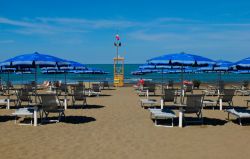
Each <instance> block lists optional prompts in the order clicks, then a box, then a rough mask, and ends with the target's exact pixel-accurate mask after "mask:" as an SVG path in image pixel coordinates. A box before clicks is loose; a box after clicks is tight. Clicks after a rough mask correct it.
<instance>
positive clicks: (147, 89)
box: [137, 83, 156, 96]
mask: <svg viewBox="0 0 250 159" xmlns="http://www.w3.org/2000/svg"><path fill="white" fill-rule="evenodd" d="M155 91H156V85H155V83H147V84H146V86H143V87H141V88H140V89H139V90H137V94H138V95H139V96H141V95H145V96H147V95H149V94H152V93H153V94H154V95H155Z"/></svg>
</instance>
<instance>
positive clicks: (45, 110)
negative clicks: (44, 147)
mask: <svg viewBox="0 0 250 159" xmlns="http://www.w3.org/2000/svg"><path fill="white" fill-rule="evenodd" d="M41 104H42V122H44V119H43V116H44V115H45V118H46V119H47V118H48V115H49V114H50V113H56V114H58V119H57V120H47V121H49V122H51V121H52V122H54V121H55V122H60V120H61V117H65V113H64V109H63V107H62V104H61V102H60V100H59V98H58V96H57V95H56V94H46V95H42V96H41Z"/></svg>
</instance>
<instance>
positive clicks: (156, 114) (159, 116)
mask: <svg viewBox="0 0 250 159" xmlns="http://www.w3.org/2000/svg"><path fill="white" fill-rule="evenodd" d="M149 111H150V114H151V119H152V120H154V122H155V126H163V127H173V126H174V122H173V120H174V118H175V117H176V115H175V113H174V112H173V111H172V110H170V109H149ZM166 119H171V120H172V124H171V125H159V124H158V123H157V121H158V120H166Z"/></svg>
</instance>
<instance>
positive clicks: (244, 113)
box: [225, 109, 250, 125]
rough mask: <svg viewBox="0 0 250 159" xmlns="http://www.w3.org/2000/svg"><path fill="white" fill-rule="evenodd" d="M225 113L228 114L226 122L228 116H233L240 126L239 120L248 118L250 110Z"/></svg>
mask: <svg viewBox="0 0 250 159" xmlns="http://www.w3.org/2000/svg"><path fill="white" fill-rule="evenodd" d="M225 112H227V113H228V120H229V115H230V114H231V115H234V116H235V117H236V118H237V119H239V124H240V125H242V123H241V119H242V118H250V110H249V109H238V110H237V109H226V110H225Z"/></svg>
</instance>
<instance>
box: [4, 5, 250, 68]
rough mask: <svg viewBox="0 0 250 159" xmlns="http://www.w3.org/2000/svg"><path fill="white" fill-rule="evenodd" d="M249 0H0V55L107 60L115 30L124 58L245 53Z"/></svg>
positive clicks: (248, 43)
mask: <svg viewBox="0 0 250 159" xmlns="http://www.w3.org/2000/svg"><path fill="white" fill-rule="evenodd" d="M249 8H250V2H248V1H247V0H244V1H243V0H241V1H234V2H233V1H228V0H220V1H218V0H217V1H216V0H209V1H205V0H188V1H187V0H176V1H173V0H162V1H157V0H154V1H153V0H141V1H140V0H138V1H135V0H126V1H118V0H105V1H104V0H99V1H98V0H91V1H90V0H53V1H52V0H42V1H38V0H22V1H20V0H0V61H2V60H5V59H7V58H10V57H13V56H16V55H19V54H23V53H32V52H35V51H38V52H41V53H46V54H51V55H55V56H59V57H61V58H66V59H70V60H75V61H78V62H82V63H86V64H91V63H112V58H113V57H114V56H115V47H114V45H113V42H114V40H115V38H114V37H115V34H116V32H117V31H118V32H119V34H120V37H121V42H122V47H121V48H120V54H121V55H122V56H125V58H126V63H144V62H145V61H146V60H147V59H150V58H152V57H155V56H159V55H163V54H167V53H177V52H183V51H184V52H187V53H193V54H198V55H201V56H206V57H208V58H212V59H215V60H216V59H225V60H230V61H237V60H240V59H242V58H245V57H249V52H250V10H249Z"/></svg>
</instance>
